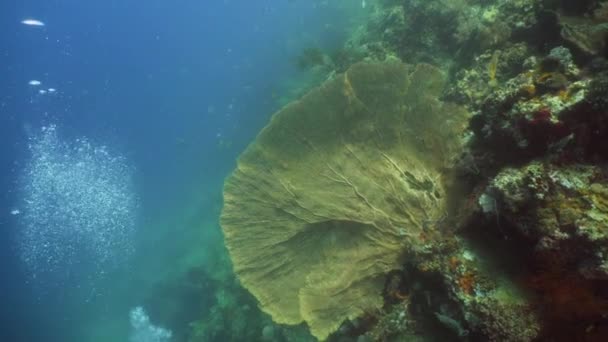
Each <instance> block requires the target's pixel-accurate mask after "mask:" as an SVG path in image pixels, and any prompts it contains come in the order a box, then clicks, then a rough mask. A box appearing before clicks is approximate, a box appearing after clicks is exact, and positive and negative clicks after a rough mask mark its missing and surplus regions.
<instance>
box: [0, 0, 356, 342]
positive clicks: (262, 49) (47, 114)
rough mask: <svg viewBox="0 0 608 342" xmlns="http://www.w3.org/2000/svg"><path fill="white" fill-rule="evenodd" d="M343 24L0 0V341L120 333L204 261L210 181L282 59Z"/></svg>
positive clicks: (283, 67)
mask: <svg viewBox="0 0 608 342" xmlns="http://www.w3.org/2000/svg"><path fill="white" fill-rule="evenodd" d="M360 14H361V8H360V5H359V4H357V3H356V2H351V1H335V2H333V1H331V2H327V1H298V0H292V1H287V0H260V1H246V0H206V1H200V0H183V1H177V2H176V1H166V0H151V1H141V0H120V1H119V0H110V1H77V0H46V1H42V0H23V1H4V2H2V3H1V4H0V41H2V43H3V44H2V47H1V48H0V49H1V50H0V68H2V70H3V73H2V78H1V79H0V89H1V90H2V91H1V92H0V165H2V168H1V169H0V172H1V173H0V190H2V192H1V193H0V210H1V211H0V234H1V236H0V253H1V254H0V264H1V265H2V266H1V270H2V279H3V280H2V281H1V282H0V303H2V305H0V340H1V341H89V340H90V341H121V340H124V341H126V340H128V337H127V336H128V334H129V329H130V327H129V314H128V313H129V310H131V309H132V308H134V307H137V306H138V305H142V303H141V302H140V300H141V299H142V298H143V296H144V295H145V292H146V291H147V290H149V289H150V288H151V287H152V286H153V284H155V283H157V282H162V281H165V280H166V279H170V278H171V277H175V276H177V275H175V273H177V271H176V270H180V267H182V266H183V267H186V266H184V265H190V266H192V265H194V264H197V263H198V264H200V265H202V266H204V265H205V258H206V257H210V255H211V254H212V253H214V252H215V251H218V250H219V251H221V244H222V240H221V234H220V232H219V228H218V225H217V219H218V214H219V210H220V208H221V189H222V183H223V179H224V177H226V176H227V175H228V173H229V172H230V171H231V170H232V168H233V167H234V165H235V161H236V158H237V156H238V154H239V153H240V152H241V151H242V150H243V149H244V148H245V147H246V146H247V144H248V143H249V142H251V140H252V139H253V138H254V137H255V135H256V134H257V132H259V130H260V129H261V128H262V127H263V126H264V125H265V123H266V122H267V121H268V119H269V117H270V115H271V114H272V113H273V112H274V111H276V110H277V109H278V108H279V107H280V105H281V101H280V100H279V99H280V98H285V97H289V95H288V94H290V93H293V89H290V87H293V85H294V84H298V82H299V81H298V80H300V79H304V78H305V75H302V72H301V71H299V70H297V68H295V67H294V63H293V60H294V58H295V57H296V56H297V55H298V53H300V51H301V50H302V49H303V48H305V47H308V46H319V47H327V48H331V47H332V46H339V45H340V44H342V43H343V40H344V39H345V37H346V36H347V34H348V33H349V31H348V30H349V29H351V27H352V25H353V18H356V15H360ZM25 19H36V20H39V21H40V22H41V23H44V26H40V25H38V26H37V25H26V24H24V23H22V21H23V20H25ZM33 81H35V82H33ZM49 129H50V130H52V134H50V133H48V132H49ZM45 132H46V133H45ZM118 208H122V209H118ZM51 259H52V260H51ZM76 261H77V262H76ZM188 263H190V264H188ZM180 265H182V266H180ZM33 274H34V275H36V276H33ZM201 315H202V313H201ZM96 330H99V331H104V332H105V333H106V335H105V336H106V337H99V336H104V335H103V334H101V335H100V333H98V332H96ZM95 336H97V337H95ZM110 336H111V337H110Z"/></svg>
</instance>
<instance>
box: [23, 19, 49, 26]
mask: <svg viewBox="0 0 608 342" xmlns="http://www.w3.org/2000/svg"><path fill="white" fill-rule="evenodd" d="M21 23H22V24H23V25H28V26H44V23H43V22H42V21H40V20H36V19H24V20H21Z"/></svg>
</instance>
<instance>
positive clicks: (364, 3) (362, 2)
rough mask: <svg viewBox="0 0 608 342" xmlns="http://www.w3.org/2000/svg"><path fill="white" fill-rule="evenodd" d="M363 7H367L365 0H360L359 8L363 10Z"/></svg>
mask: <svg viewBox="0 0 608 342" xmlns="http://www.w3.org/2000/svg"><path fill="white" fill-rule="evenodd" d="M365 6H367V3H366V2H365V0H361V8H365Z"/></svg>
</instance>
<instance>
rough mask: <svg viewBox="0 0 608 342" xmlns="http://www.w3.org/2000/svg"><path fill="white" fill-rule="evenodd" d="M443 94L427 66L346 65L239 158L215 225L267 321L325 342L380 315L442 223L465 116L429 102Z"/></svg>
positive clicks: (439, 76) (439, 79)
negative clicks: (390, 281)
mask: <svg viewBox="0 0 608 342" xmlns="http://www.w3.org/2000/svg"><path fill="white" fill-rule="evenodd" d="M443 87H444V75H443V73H442V72H441V71H440V70H439V69H437V68H435V67H433V66H430V65H427V64H419V65H416V66H409V65H406V64H403V63H401V62H400V61H396V60H389V61H385V62H376V63H358V64H355V65H353V66H352V67H350V68H349V69H348V70H347V71H346V72H345V73H343V74H339V75H337V76H335V77H334V78H332V79H331V80H328V81H326V82H325V83H324V84H323V85H321V86H320V87H318V88H316V89H314V90H312V91H311V92H310V93H308V94H307V95H305V96H304V97H303V98H301V99H300V100H298V101H295V102H293V103H291V104H289V105H287V106H286V107H285V108H283V109H282V110H280V111H279V112H278V113H276V114H275V115H274V116H273V117H272V120H271V122H270V123H269V124H268V125H267V126H266V127H265V128H264V129H263V130H262V132H261V133H260V134H259V135H258V136H257V138H256V139H255V141H254V142H253V143H252V144H251V145H250V146H249V147H248V148H247V149H246V150H245V152H244V153H243V154H242V155H241V156H240V158H239V161H238V165H237V167H236V169H235V170H234V172H233V173H232V174H231V175H230V176H229V177H228V179H227V180H226V182H225V187H224V208H223V211H222V215H221V225H222V228H223V232H224V236H225V242H226V246H227V248H228V251H229V253H230V256H231V258H232V261H233V264H234V270H235V272H236V274H237V276H238V278H239V279H240V281H241V283H242V284H243V286H244V287H245V288H247V289H248V290H249V291H250V292H251V293H252V294H253V295H254V296H255V297H256V298H257V300H258V301H259V306H260V307H261V309H262V310H263V311H265V312H266V313H268V314H270V315H271V316H272V318H273V320H274V321H275V322H277V323H283V324H299V323H302V322H306V324H307V325H308V326H309V327H310V330H311V332H312V334H313V335H314V336H315V337H317V338H319V339H321V340H323V339H325V338H327V337H328V335H329V334H331V333H332V332H334V331H336V330H337V329H338V327H339V326H340V324H341V323H342V322H343V321H345V320H347V319H354V318H356V317H358V316H360V315H362V314H363V313H364V312H366V311H368V310H373V309H378V308H380V307H382V305H383V297H382V291H383V287H384V281H385V275H386V273H387V272H389V271H391V270H393V269H398V268H400V265H401V264H402V262H403V258H404V257H405V255H407V254H408V252H416V251H418V250H420V249H422V245H423V242H422V238H421V236H423V235H424V234H423V233H425V232H428V231H429V230H433V229H435V225H436V223H437V222H440V221H441V220H442V218H443V217H444V216H445V213H446V209H447V198H448V197H447V196H446V186H445V185H444V176H445V175H444V174H443V172H444V170H446V169H449V167H450V166H451V165H452V161H453V160H454V159H455V158H454V157H455V156H456V155H458V154H459V152H460V146H461V144H460V141H461V139H460V135H459V134H460V133H461V130H462V129H463V128H464V125H462V124H461V123H462V122H464V120H465V118H466V117H467V113H466V112H465V111H464V110H463V109H462V108H460V107H458V106H455V105H451V104H448V103H443V102H441V101H440V100H439V99H438V96H439V94H440V92H441V91H442V89H443Z"/></svg>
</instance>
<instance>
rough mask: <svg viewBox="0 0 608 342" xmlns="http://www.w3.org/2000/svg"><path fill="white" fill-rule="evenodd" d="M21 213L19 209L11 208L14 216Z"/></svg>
mask: <svg viewBox="0 0 608 342" xmlns="http://www.w3.org/2000/svg"><path fill="white" fill-rule="evenodd" d="M19 214H21V211H20V210H19V209H13V210H11V215H13V216H14V215H19Z"/></svg>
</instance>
